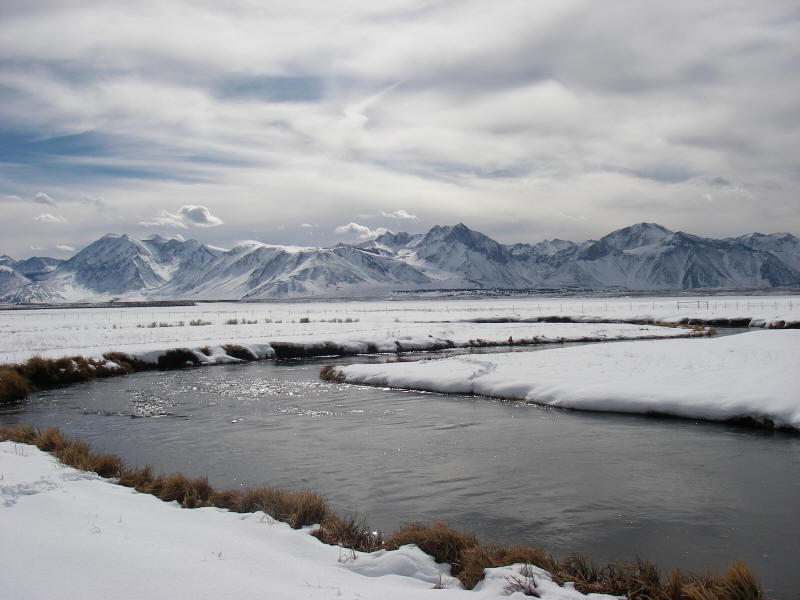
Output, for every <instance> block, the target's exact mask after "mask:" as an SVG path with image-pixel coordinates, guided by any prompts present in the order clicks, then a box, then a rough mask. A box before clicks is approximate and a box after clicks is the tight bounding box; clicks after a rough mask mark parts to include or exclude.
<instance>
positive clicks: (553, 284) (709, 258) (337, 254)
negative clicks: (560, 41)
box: [0, 223, 800, 304]
mask: <svg viewBox="0 0 800 600" xmlns="http://www.w3.org/2000/svg"><path fill="white" fill-rule="evenodd" d="M797 284H800V240H798V239H797V238H796V237H795V236H793V235H791V234H788V233H773V234H770V235H763V234H760V233H751V234H748V235H743V236H740V237H735V238H725V239H710V238H704V237H699V236H695V235H689V234H687V233H683V232H680V231H678V232H673V231H670V230H668V229H666V228H665V227H662V226H661V225H657V224H655V223H639V224H636V225H632V226H630V227H625V228H624V229H619V230H617V231H614V232H612V233H610V234H608V235H606V236H604V237H602V238H600V239H599V240H589V241H585V242H579V243H575V242H569V241H564V240H549V241H544V242H539V243H537V244H522V243H520V244H513V245H506V244H500V243H498V242H496V241H494V240H493V239H491V238H489V237H487V236H486V235H484V234H482V233H479V232H477V231H473V230H472V229H469V228H468V227H466V226H465V225H463V224H461V223H459V224H458V225H453V226H447V227H441V226H435V227H433V228H432V229H431V230H430V231H428V232H427V233H424V234H421V233H420V234H410V233H405V232H401V233H392V232H386V233H384V234H382V235H380V236H378V237H376V238H374V239H371V240H368V241H365V242H361V243H358V244H338V245H336V246H333V247H329V248H312V247H297V246H275V245H269V244H262V243H259V242H247V243H244V244H241V245H238V246H236V247H234V248H232V249H230V250H225V249H221V248H216V247H213V246H209V245H206V244H202V243H200V242H198V241H197V240H183V239H174V238H173V239H168V238H164V237H161V236H152V237H149V238H147V239H144V240H136V239H134V238H132V237H131V236H129V235H126V234H123V235H117V234H108V235H105V236H103V237H102V238H100V239H99V240H97V241H95V242H93V243H91V244H89V245H88V246H86V247H85V248H84V249H82V250H81V251H79V252H78V253H77V254H75V255H74V256H73V257H72V258H69V259H68V260H58V259H54V258H48V257H33V258H29V259H27V260H21V261H16V260H14V259H13V258H11V257H9V256H5V255H4V256H0V302H2V303H6V304H20V303H40V302H47V303H58V302H78V301H102V300H116V299H120V300H167V299H169V300H177V299H198V300H201V299H205V300H209V299H215V300H233V299H260V298H263V299H270V298H272V299H274V298H297V297H358V296H361V297H365V296H371V295H375V294H380V293H387V292H390V291H393V290H404V291H414V290H432V289H497V288H502V289H564V288H568V289H587V290H588V289H591V290H621V291H622V290H630V291H634V290H640V291H647V290H650V291H656V290H692V289H713V288H728V289H736V288H768V287H776V286H786V285H797Z"/></svg>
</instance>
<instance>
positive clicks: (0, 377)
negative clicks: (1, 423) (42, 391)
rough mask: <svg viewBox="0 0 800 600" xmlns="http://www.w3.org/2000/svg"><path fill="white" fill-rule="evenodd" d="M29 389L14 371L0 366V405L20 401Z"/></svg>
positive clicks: (22, 378) (24, 380)
mask: <svg viewBox="0 0 800 600" xmlns="http://www.w3.org/2000/svg"><path fill="white" fill-rule="evenodd" d="M29 389H30V388H29V384H28V382H27V380H26V379H25V378H24V377H23V376H22V375H20V374H19V373H18V372H17V371H16V369H14V368H12V367H8V366H5V365H3V366H0V404H2V403H4V402H16V401H17V400H22V399H23V398H25V396H27V395H28V391H29Z"/></svg>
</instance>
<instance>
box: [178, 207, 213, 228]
mask: <svg viewBox="0 0 800 600" xmlns="http://www.w3.org/2000/svg"><path fill="white" fill-rule="evenodd" d="M180 214H181V216H183V217H185V218H186V219H188V220H189V221H191V223H192V224H193V225H196V226H197V227H217V226H218V225H222V219H220V218H218V217H215V216H214V215H212V214H211V211H210V210H208V208H206V207H205V206H195V205H192V204H186V205H184V206H181V208H180Z"/></svg>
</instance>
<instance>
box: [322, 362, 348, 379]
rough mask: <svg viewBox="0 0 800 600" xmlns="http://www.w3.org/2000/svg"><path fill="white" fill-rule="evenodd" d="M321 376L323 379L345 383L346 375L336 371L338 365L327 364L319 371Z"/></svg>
mask: <svg viewBox="0 0 800 600" xmlns="http://www.w3.org/2000/svg"><path fill="white" fill-rule="evenodd" d="M319 378H320V379H321V380H322V381H330V382H332V383H344V375H342V374H341V373H339V372H338V371H336V365H325V366H324V367H322V370H321V371H320V372H319Z"/></svg>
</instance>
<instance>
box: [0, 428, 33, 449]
mask: <svg viewBox="0 0 800 600" xmlns="http://www.w3.org/2000/svg"><path fill="white" fill-rule="evenodd" d="M37 435H38V433H37V431H36V429H35V428H33V427H32V426H30V425H16V426H14V427H3V426H2V425H0V441H9V442H14V443H15V444H33V443H34V440H35V439H36V436H37Z"/></svg>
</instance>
